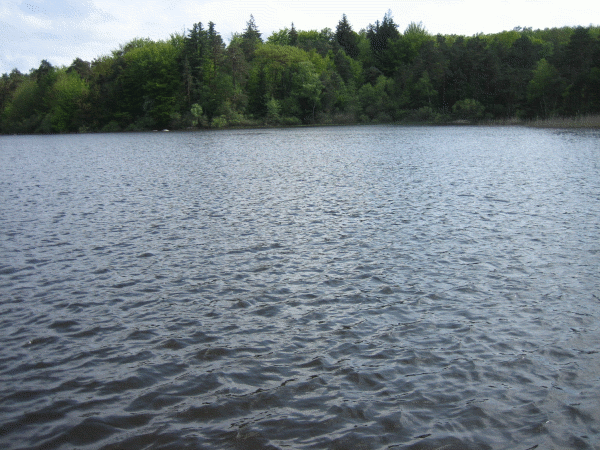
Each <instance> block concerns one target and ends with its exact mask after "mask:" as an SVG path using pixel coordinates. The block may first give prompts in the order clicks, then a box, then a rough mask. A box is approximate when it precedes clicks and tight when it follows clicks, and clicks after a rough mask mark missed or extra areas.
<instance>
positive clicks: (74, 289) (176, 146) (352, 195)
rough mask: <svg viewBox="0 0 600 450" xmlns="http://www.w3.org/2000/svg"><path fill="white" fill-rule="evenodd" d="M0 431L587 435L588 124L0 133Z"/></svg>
mask: <svg viewBox="0 0 600 450" xmlns="http://www.w3.org/2000/svg"><path fill="white" fill-rule="evenodd" d="M0 298H1V300H0V302H1V303H0V336H1V338H2V345H1V346H0V386H1V389H0V447H2V448H4V449H40V450H41V449H72V448H77V449H105V450H108V449H112V450H116V449H140V450H141V449H215V448H220V449H286V448H287V449H336V450H339V449H411V450H415V449H422V450H425V449H442V448H443V449H445V450H464V449H466V450H469V449H520V450H531V449H535V448H538V449H540V450H541V449H550V448H561V449H599V448H600V354H599V351H600V131H599V130H547V129H528V128H522V127H426V126H423V127H397V126H358V127H325V128H295V129H265V130H226V131H201V132H187V133H175V132H169V133H166V132H156V133H133V134H82V135H63V136H3V137H0Z"/></svg>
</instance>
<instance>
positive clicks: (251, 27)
mask: <svg viewBox="0 0 600 450" xmlns="http://www.w3.org/2000/svg"><path fill="white" fill-rule="evenodd" d="M262 41H263V40H262V38H261V33H260V31H258V27H257V26H256V22H255V21H254V16H253V15H252V14H250V20H248V22H246V29H245V30H244V33H243V34H242V42H241V47H242V51H243V52H244V56H245V57H246V60H247V61H251V60H252V58H254V51H255V49H256V47H257V45H259V44H262Z"/></svg>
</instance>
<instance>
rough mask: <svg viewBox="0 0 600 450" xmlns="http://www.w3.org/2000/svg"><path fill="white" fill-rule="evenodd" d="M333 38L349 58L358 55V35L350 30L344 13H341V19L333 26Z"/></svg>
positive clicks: (350, 27)
mask: <svg viewBox="0 0 600 450" xmlns="http://www.w3.org/2000/svg"><path fill="white" fill-rule="evenodd" d="M335 40H336V42H337V43H338V44H339V45H340V47H342V48H343V49H344V51H345V52H346V54H347V55H348V56H350V57H351V58H356V57H357V56H358V53H359V50H358V35H357V34H356V33H355V32H354V30H352V26H351V25H350V23H348V18H347V17H346V14H344V15H342V19H341V20H340V21H339V22H338V24H337V27H336V28H335Z"/></svg>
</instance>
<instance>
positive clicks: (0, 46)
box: [0, 0, 600, 74]
mask: <svg viewBox="0 0 600 450" xmlns="http://www.w3.org/2000/svg"><path fill="white" fill-rule="evenodd" d="M388 10H390V11H391V12H392V16H393V18H394V21H395V22H396V23H397V24H398V25H399V30H400V31H404V29H405V28H406V26H407V25H408V24H409V23H411V22H416V23H419V22H422V24H423V26H424V27H425V28H426V29H427V30H428V31H429V32H430V33H431V34H434V35H435V34H438V33H441V34H459V35H465V36H472V35H474V34H477V33H486V34H487V33H497V32H500V31H503V30H512V29H513V28H515V27H517V26H521V27H531V28H533V29H537V28H542V29H543V28H552V27H561V26H565V25H568V26H577V25H583V26H588V25H590V24H593V25H598V24H600V1H598V0H569V1H565V0H561V1H558V0H412V1H408V0H397V1H391V0H388V1H380V0H362V1H352V0H344V1H342V0H301V1H299V0H295V1H275V0H261V1H258V0H246V1H232V0H220V1H214V0H142V1H138V0H133V1H130V0H82V1H81V0H80V1H76V0H0V74H2V73H10V71H12V70H13V69H15V68H16V69H18V70H19V71H21V72H23V73H28V72H29V70H30V69H32V68H37V67H39V65H40V62H41V61H42V59H46V60H48V61H49V62H50V63H51V64H52V65H54V66H63V65H64V66H69V65H70V64H71V62H72V61H73V60H74V59H75V58H81V59H83V60H86V61H92V60H94V59H95V58H98V57H100V56H103V55H108V54H110V53H111V51H112V50H116V49H118V48H119V47H120V45H122V44H126V43H127V42H129V41H131V40H132V39H134V38H150V39H152V40H162V39H169V37H170V36H171V34H174V33H183V32H184V31H185V30H188V29H189V28H191V27H192V25H193V24H194V23H197V22H202V23H203V24H204V25H206V24H207V23H208V22H210V21H212V22H214V23H215V25H216V30H217V31H218V32H219V33H220V34H221V36H222V37H223V39H224V40H225V41H226V42H228V40H229V38H230V37H231V35H232V33H235V32H242V31H243V30H244V29H245V28H246V23H247V22H248V20H249V18H250V14H252V15H253V16H254V19H255V22H256V25H257V26H258V29H259V31H260V32H261V33H262V37H263V39H266V38H267V37H268V36H269V35H271V33H272V32H273V31H277V30H280V29H282V28H284V27H288V28H289V27H290V26H291V23H292V22H293V23H294V26H295V27H296V29H298V30H321V29H323V28H326V27H328V28H331V29H332V30H335V27H336V25H337V23H338V22H339V20H340V19H341V17H342V14H346V16H347V17H348V21H349V22H350V24H351V25H352V27H353V29H354V30H355V31H359V30H360V29H362V28H366V27H367V26H368V25H369V24H374V23H375V21H376V20H380V21H381V20H382V18H383V16H384V14H385V13H386V12H387V11H388Z"/></svg>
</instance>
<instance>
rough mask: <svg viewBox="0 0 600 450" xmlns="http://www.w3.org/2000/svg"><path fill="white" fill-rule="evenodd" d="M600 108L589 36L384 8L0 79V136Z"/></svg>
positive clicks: (204, 33) (596, 56)
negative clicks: (410, 16) (420, 18)
mask: <svg viewBox="0 0 600 450" xmlns="http://www.w3.org/2000/svg"><path fill="white" fill-rule="evenodd" d="M595 113H600V29H599V28H598V27H591V26H590V27H587V28H584V27H577V28H569V27H565V28H559V29H557V28H553V29H545V30H532V29H529V28H524V29H522V28H516V29H514V30H511V31H505V32H502V33H497V34H491V35H476V36H472V37H465V36H455V35H452V36H442V35H437V36H432V35H430V34H429V33H428V32H427V30H426V29H425V28H424V27H423V26H422V25H421V24H415V23H412V24H410V25H409V26H408V28H407V29H406V30H404V32H400V31H399V30H398V25H397V24H396V23H395V22H394V19H393V18H392V16H391V13H390V12H388V13H386V14H385V16H384V17H383V20H382V21H381V22H380V21H376V22H375V24H372V25H369V26H368V27H367V29H366V30H361V31H360V32H356V31H354V30H353V29H352V26H351V25H350V24H349V23H348V20H347V18H346V16H345V15H343V16H342V18H341V20H340V21H339V23H338V24H337V26H336V28H335V31H334V30H331V29H329V28H325V29H323V30H321V31H317V30H309V31H302V30H296V28H295V27H294V25H293V24H292V25H291V27H290V28H287V27H286V28H284V29H282V30H279V31H277V32H274V33H273V34H272V35H271V36H269V37H268V38H267V39H266V40H264V39H263V38H262V34H261V33H260V31H259V29H258V27H257V25H256V23H255V21H254V18H253V17H250V20H249V21H248V23H247V27H246V29H245V30H244V31H243V32H242V33H239V34H235V35H234V36H233V37H232V39H231V42H230V43H229V44H228V45H226V44H225V42H224V41H223V39H222V38H221V36H220V35H219V33H218V32H217V31H216V26H215V24H214V23H212V22H209V23H208V26H207V27H205V26H204V25H203V24H202V23H197V24H194V26H193V27H192V28H191V29H190V30H188V32H187V33H186V34H185V35H172V36H171V37H170V39H168V40H165V41H158V42H154V41H151V40H149V39H135V40H133V41H131V42H129V43H127V44H125V45H122V46H121V47H120V48H119V49H118V50H115V51H113V52H112V54H110V55H106V56H102V57H99V58H97V59H96V60H94V61H92V62H91V63H89V62H86V61H82V60H81V59H79V58H77V59H75V60H74V61H73V63H72V64H71V66H69V67H53V66H52V65H51V64H50V63H48V62H47V61H46V60H44V61H42V63H41V64H40V66H39V67H38V68H37V69H32V70H31V71H30V73H29V74H22V73H20V72H19V71H18V70H16V69H15V70H13V71H12V72H11V73H10V74H4V75H2V77H1V78H0V132H2V133H53V132H54V133H62V132H78V131H79V132H81V131H118V130H148V129H163V128H169V129H185V128H190V127H224V126H257V125H264V124H270V125H295V124H303V123H304V124H312V123H322V124H328V123H356V122H361V123H384V122H402V121H405V122H406V121H408V122H412V121H425V122H430V123H446V122H453V121H457V120H459V121H469V122H473V121H480V120H495V119H511V118H515V117H516V118H551V117H556V116H578V115H585V114H595Z"/></svg>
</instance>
